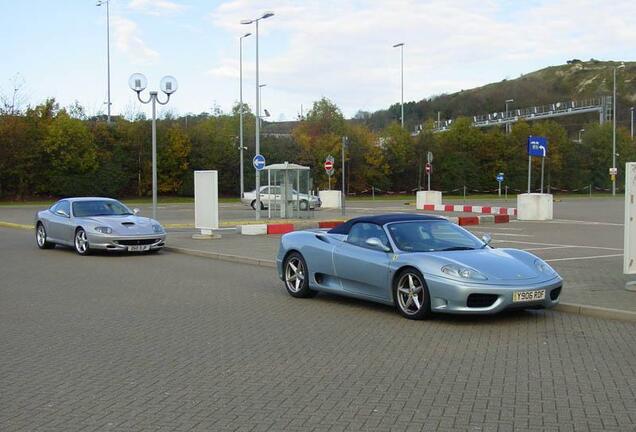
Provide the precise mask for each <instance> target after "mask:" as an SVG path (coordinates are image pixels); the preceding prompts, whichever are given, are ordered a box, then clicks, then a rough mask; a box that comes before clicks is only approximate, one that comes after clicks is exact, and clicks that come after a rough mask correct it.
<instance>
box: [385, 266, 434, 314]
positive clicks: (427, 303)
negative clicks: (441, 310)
mask: <svg viewBox="0 0 636 432" xmlns="http://www.w3.org/2000/svg"><path fill="white" fill-rule="evenodd" d="M393 298H394V299H395V308H396V309H397V311H398V312H399V313H400V315H402V316H403V317H405V318H408V319H412V320H422V319H426V318H429V317H430V315H431V297H430V295H429V292H428V287H427V285H426V281H425V280H424V277H423V276H422V273H420V272H419V271H418V270H416V269H414V268H407V269H405V270H402V271H401V272H400V273H399V274H398V275H397V277H396V278H395V282H394V283H393Z"/></svg>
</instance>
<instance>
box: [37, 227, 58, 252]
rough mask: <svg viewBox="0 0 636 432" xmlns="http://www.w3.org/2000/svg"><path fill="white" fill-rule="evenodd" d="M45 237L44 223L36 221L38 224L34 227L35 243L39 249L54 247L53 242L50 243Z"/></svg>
mask: <svg viewBox="0 0 636 432" xmlns="http://www.w3.org/2000/svg"><path fill="white" fill-rule="evenodd" d="M47 238H48V237H47V234H46V228H44V224H43V223H42V222H38V225H37V227H36V228H35V244H37V245H38V247H39V248H40V249H53V248H54V247H55V243H51V242H50V241H48V240H47Z"/></svg>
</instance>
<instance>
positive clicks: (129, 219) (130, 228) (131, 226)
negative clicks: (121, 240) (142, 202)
mask: <svg viewBox="0 0 636 432" xmlns="http://www.w3.org/2000/svg"><path fill="white" fill-rule="evenodd" d="M82 220H84V221H87V222H90V223H91V224H93V225H94V226H107V227H110V228H112V230H113V234H117V235H149V234H155V232H154V231H153V229H152V226H153V225H159V223H158V222H157V221H155V220H153V219H150V218H146V217H141V216H134V215H129V216H93V217H86V218H82Z"/></svg>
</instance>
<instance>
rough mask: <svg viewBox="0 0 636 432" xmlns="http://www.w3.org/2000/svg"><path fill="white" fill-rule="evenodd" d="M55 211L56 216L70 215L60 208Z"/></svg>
mask: <svg viewBox="0 0 636 432" xmlns="http://www.w3.org/2000/svg"><path fill="white" fill-rule="evenodd" d="M55 213H57V215H58V216H64V217H70V216H69V214H68V213H66V212H65V211H64V210H62V209H58V210H56V211H55Z"/></svg>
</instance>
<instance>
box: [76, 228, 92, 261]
mask: <svg viewBox="0 0 636 432" xmlns="http://www.w3.org/2000/svg"><path fill="white" fill-rule="evenodd" d="M74 244H75V252H77V253H78V254H80V255H89V254H90V253H91V249H90V245H89V244H88V237H87V236H86V231H84V228H78V229H77V231H75V242H74Z"/></svg>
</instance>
